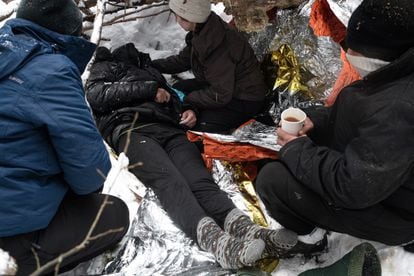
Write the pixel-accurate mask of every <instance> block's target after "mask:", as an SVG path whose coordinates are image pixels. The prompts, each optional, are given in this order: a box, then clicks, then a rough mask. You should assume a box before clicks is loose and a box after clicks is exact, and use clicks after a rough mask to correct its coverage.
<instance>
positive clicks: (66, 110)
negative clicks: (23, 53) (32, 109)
mask: <svg viewBox="0 0 414 276" xmlns="http://www.w3.org/2000/svg"><path fill="white" fill-rule="evenodd" d="M45 58H49V59H50V60H46V61H45V64H50V66H51V67H53V68H52V69H50V70H48V72H50V73H49V74H48V75H47V76H44V79H40V78H39V80H38V82H37V83H36V85H35V87H33V90H34V91H36V93H35V96H36V98H35V99H34V100H33V104H36V105H38V106H39V107H40V108H36V110H42V111H43V112H42V113H41V114H32V115H33V117H36V118H38V119H37V120H38V123H39V124H41V125H43V127H45V128H46V129H47V132H48V137H45V138H46V139H49V140H50V142H51V144H52V145H53V149H54V151H55V153H56V156H57V159H58V160H59V164H60V167H61V169H62V172H63V178H64V179H65V181H66V182H67V183H68V185H69V186H70V188H71V189H72V190H73V191H74V192H75V193H77V194H88V193H91V192H94V191H96V190H98V189H99V188H101V187H102V185H103V183H104V181H105V179H104V176H105V175H106V174H107V173H108V171H109V169H110V168H111V162H110V159H109V155H108V152H107V150H106V147H105V145H104V143H103V140H102V137H101V135H100V134H99V132H98V130H97V128H96V125H95V122H94V121H93V118H92V115H91V112H90V110H89V108H88V106H87V103H86V101H85V95H84V91H83V87H82V81H81V79H80V76H79V71H78V70H77V68H75V66H74V65H73V64H72V63H71V62H70V61H69V60H68V59H67V58H66V57H63V56H61V57H60V58H61V60H58V59H59V57H53V59H52V58H50V56H49V57H48V56H46V57H45ZM71 64H72V66H71ZM42 76H43V75H42Z"/></svg>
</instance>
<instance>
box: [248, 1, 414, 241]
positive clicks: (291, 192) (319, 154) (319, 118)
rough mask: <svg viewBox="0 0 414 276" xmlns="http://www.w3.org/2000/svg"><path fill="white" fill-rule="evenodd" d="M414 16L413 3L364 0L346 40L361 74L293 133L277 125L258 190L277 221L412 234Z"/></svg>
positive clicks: (382, 237) (361, 232)
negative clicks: (274, 152) (273, 153)
mask: <svg viewBox="0 0 414 276" xmlns="http://www.w3.org/2000/svg"><path fill="white" fill-rule="evenodd" d="M413 16H414V4H413V2H412V1H411V0H401V1H397V0H387V1H382V0H375V1H374V0H364V1H363V2H362V4H361V5H360V6H359V7H358V8H357V9H356V10H355V12H354V13H353V14H352V16H351V18H350V21H349V25H348V30H347V39H346V42H347V45H348V47H349V48H348V51H347V56H348V60H349V61H350V62H351V64H352V65H353V66H354V67H355V68H356V69H357V70H358V71H359V72H360V73H361V75H362V76H363V79H362V80H360V81H356V82H354V83H352V84H351V85H349V86H347V87H345V88H344V89H343V91H342V92H341V93H340V95H339V97H338V99H337V101H336V103H335V104H334V106H333V107H332V108H320V109H316V110H307V113H308V116H309V118H308V120H307V121H306V122H305V126H304V128H303V129H302V132H301V133H299V134H300V135H299V136H292V135H290V134H288V133H286V132H284V131H283V130H282V129H280V128H278V130H277V135H278V143H279V144H280V145H281V146H282V149H281V151H280V153H279V160H278V161H277V162H273V163H269V164H267V165H266V166H265V167H263V169H262V170H261V171H260V173H259V175H258V178H257V181H256V189H257V191H258V194H259V195H260V197H261V198H262V200H263V202H264V204H265V206H266V207H267V208H268V210H269V211H270V214H271V215H272V216H273V217H274V218H275V219H276V220H277V221H278V222H279V223H281V224H282V225H283V226H285V227H287V228H288V229H291V230H293V231H295V232H297V233H299V234H307V233H310V232H311V231H312V230H313V229H314V227H315V226H318V227H322V228H325V229H329V230H333V231H337V232H342V233H347V234H350V235H353V236H356V237H359V238H363V239H368V240H375V241H379V242H382V243H385V244H389V245H401V244H405V243H410V242H412V241H413V240H414V205H413V204H412V202H413V200H414V143H413V141H414V115H413V114H414V24H413V20H412V18H413ZM306 134H307V135H309V136H307V135H306ZM407 248H408V247H406V249H407Z"/></svg>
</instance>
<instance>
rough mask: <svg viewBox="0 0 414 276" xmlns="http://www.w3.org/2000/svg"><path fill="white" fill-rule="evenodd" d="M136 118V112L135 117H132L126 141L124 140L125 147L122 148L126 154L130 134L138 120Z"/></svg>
mask: <svg viewBox="0 0 414 276" xmlns="http://www.w3.org/2000/svg"><path fill="white" fill-rule="evenodd" d="M138 116H139V114H138V112H136V113H135V115H134V120H133V121H132V124H131V127H130V129H129V130H128V133H127V140H126V143H125V147H124V150H123V151H124V152H125V153H127V152H128V148H129V144H130V143H131V132H132V128H133V127H134V126H135V123H136V122H137V120H138Z"/></svg>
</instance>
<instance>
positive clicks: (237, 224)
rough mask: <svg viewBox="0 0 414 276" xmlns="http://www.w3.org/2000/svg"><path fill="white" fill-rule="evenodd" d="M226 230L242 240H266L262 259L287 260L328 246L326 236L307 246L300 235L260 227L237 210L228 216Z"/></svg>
mask: <svg viewBox="0 0 414 276" xmlns="http://www.w3.org/2000/svg"><path fill="white" fill-rule="evenodd" d="M224 230H225V231H226V232H227V233H229V234H230V235H232V236H235V237H238V238H240V239H242V240H251V239H262V240H264V241H265V244H266V247H265V250H264V251H263V255H262V258H265V257H277V258H286V257H290V256H293V255H295V254H304V255H311V254H312V253H316V252H320V251H322V250H324V249H325V248H326V245H327V238H326V236H325V237H324V238H323V239H322V240H320V241H318V242H316V243H315V244H307V243H304V242H301V241H299V240H298V235H297V234H296V233H295V232H292V231H290V230H288V229H278V230H271V229H266V228H263V227H260V226H259V225H257V224H255V223H254V222H252V221H251V220H250V218H249V217H248V216H247V215H245V214H244V213H243V212H242V211H241V210H239V209H237V208H235V209H233V210H232V211H231V212H230V213H229V214H228V215H227V217H226V220H225V222H224Z"/></svg>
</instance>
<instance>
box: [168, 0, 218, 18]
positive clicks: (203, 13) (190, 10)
mask: <svg viewBox="0 0 414 276" xmlns="http://www.w3.org/2000/svg"><path fill="white" fill-rule="evenodd" d="M170 9H171V10H172V11H173V12H174V13H175V14H176V15H178V16H180V17H182V18H184V19H185V20H187V21H190V22H193V23H204V22H206V21H207V18H208V16H209V15H210V12H211V3H210V0H170Z"/></svg>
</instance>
